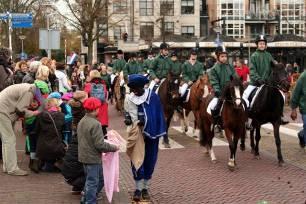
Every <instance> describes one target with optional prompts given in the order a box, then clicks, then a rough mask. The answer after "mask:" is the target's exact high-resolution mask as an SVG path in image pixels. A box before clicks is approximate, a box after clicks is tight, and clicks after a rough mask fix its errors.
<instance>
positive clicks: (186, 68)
mask: <svg viewBox="0 0 306 204" xmlns="http://www.w3.org/2000/svg"><path fill="white" fill-rule="evenodd" d="M197 55H198V54H197V51H196V49H194V48H193V49H191V51H190V55H189V60H187V61H186V62H185V63H184V64H183V66H182V78H183V84H182V85H181V86H180V90H179V92H180V95H181V97H183V100H184V102H185V100H186V96H185V95H186V93H187V92H186V91H187V89H188V87H190V86H191V85H192V84H193V83H194V82H195V81H196V80H198V78H200V77H201V76H202V75H203V72H204V66H203V64H202V63H200V62H199V61H198V60H197Z"/></svg>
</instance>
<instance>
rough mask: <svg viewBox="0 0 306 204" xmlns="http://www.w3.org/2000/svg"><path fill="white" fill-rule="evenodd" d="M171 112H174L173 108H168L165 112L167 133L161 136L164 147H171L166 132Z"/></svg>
mask: <svg viewBox="0 0 306 204" xmlns="http://www.w3.org/2000/svg"><path fill="white" fill-rule="evenodd" d="M173 114H174V110H170V111H168V112H167V113H166V112H165V117H166V123H167V134H166V135H165V136H164V138H163V139H164V140H163V144H164V146H165V148H171V146H170V143H169V137H168V132H169V131H168V130H169V127H170V123H171V120H172V117H173Z"/></svg>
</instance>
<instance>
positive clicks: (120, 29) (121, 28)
mask: <svg viewBox="0 0 306 204" xmlns="http://www.w3.org/2000/svg"><path fill="white" fill-rule="evenodd" d="M123 32H124V26H116V27H115V28H114V39H115V40H119V39H121V38H122V33H123Z"/></svg>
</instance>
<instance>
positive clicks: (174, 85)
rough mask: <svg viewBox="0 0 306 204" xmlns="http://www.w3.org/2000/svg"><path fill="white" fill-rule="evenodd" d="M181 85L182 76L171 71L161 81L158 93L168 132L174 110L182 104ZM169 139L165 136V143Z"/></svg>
mask: <svg viewBox="0 0 306 204" xmlns="http://www.w3.org/2000/svg"><path fill="white" fill-rule="evenodd" d="M179 87H180V77H179V76H175V75H173V74H171V73H169V74H168V76H167V78H166V79H165V80H164V81H163V82H162V83H161V85H160V86H159V89H158V95H159V97H160V100H161V103H162V105H163V110H164V115H165V119H166V123H167V133H168V129H169V126H170V122H171V120H172V117H173V114H174V111H175V110H176V109H177V106H178V105H179V104H180V94H179ZM165 138H166V139H165ZM167 140H168V136H166V137H164V143H165V145H168V144H167V143H168V141H167ZM168 147H169V146H168Z"/></svg>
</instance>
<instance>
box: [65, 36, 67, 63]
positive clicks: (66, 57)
mask: <svg viewBox="0 0 306 204" xmlns="http://www.w3.org/2000/svg"><path fill="white" fill-rule="evenodd" d="M65 64H67V40H66V39H65Z"/></svg>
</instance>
